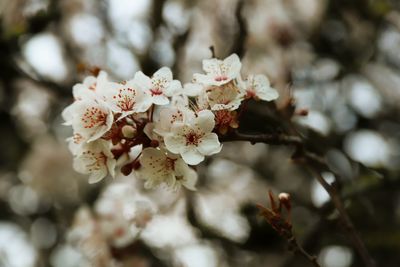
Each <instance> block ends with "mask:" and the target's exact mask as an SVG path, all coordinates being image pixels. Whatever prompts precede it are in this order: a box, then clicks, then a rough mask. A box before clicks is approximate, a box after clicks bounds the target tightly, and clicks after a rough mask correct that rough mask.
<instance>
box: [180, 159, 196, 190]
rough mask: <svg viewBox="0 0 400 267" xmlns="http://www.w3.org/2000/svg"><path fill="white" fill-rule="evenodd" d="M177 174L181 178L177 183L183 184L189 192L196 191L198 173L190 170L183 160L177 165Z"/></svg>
mask: <svg viewBox="0 0 400 267" xmlns="http://www.w3.org/2000/svg"><path fill="white" fill-rule="evenodd" d="M175 174H176V176H179V177H181V180H179V181H178V180H177V181H176V183H182V185H183V186H185V187H186V188H187V189H189V190H193V191H194V190H196V182H197V172H196V171H194V170H193V169H192V168H190V167H189V166H188V165H187V164H186V163H185V161H183V160H182V159H181V158H180V159H178V160H177V161H176V163H175Z"/></svg>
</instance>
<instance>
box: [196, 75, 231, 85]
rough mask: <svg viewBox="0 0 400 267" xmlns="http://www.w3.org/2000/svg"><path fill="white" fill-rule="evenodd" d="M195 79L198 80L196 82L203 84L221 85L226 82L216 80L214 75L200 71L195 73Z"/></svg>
mask: <svg viewBox="0 0 400 267" xmlns="http://www.w3.org/2000/svg"><path fill="white" fill-rule="evenodd" d="M193 79H194V80H195V81H196V83H200V84H203V85H220V84H223V83H224V82H222V83H221V82H215V81H214V76H211V75H205V74H200V73H195V74H193Z"/></svg>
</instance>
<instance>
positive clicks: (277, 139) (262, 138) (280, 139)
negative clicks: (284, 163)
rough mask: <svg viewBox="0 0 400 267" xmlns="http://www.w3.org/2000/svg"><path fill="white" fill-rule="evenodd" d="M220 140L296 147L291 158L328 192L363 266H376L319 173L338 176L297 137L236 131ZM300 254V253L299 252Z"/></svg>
mask: <svg viewBox="0 0 400 267" xmlns="http://www.w3.org/2000/svg"><path fill="white" fill-rule="evenodd" d="M220 140H221V141H222V142H230V141H248V142H250V143H252V144H255V143H264V144H269V145H288V146H290V145H293V146H295V147H296V150H295V152H294V154H293V156H292V158H293V159H295V160H297V161H298V162H301V163H303V164H304V165H306V166H307V167H308V169H309V170H310V171H311V172H312V173H313V174H315V177H316V178H317V180H318V182H319V183H320V184H321V185H322V186H323V187H324V189H325V190H326V191H327V192H328V194H329V196H330V197H331V201H332V203H333V204H334V206H335V208H336V209H337V211H338V212H339V217H340V220H341V222H342V223H343V225H344V228H345V231H346V232H347V234H348V235H349V237H350V240H351V241H352V243H353V246H354V248H355V249H356V250H357V252H358V254H359V255H360V257H361V259H362V261H363V262H364V266H366V267H375V266H376V264H375V262H374V260H373V259H372V258H371V256H370V255H369V253H368V250H367V248H366V246H365V244H364V242H363V241H362V239H361V238H360V236H359V234H358V232H357V230H356V229H355V227H354V225H353V223H352V221H351V219H350V217H349V215H348V214H347V212H346V209H345V207H344V204H343V201H342V199H341V196H340V193H339V192H338V191H337V189H336V187H335V185H331V184H329V183H328V182H327V181H326V180H325V179H324V178H323V177H322V175H321V171H323V170H328V171H330V172H332V173H334V174H335V177H338V175H337V174H336V173H335V172H334V171H332V170H331V169H330V168H329V166H328V165H327V164H326V162H325V160H324V159H323V158H321V157H320V156H319V155H317V154H315V153H313V152H310V151H308V150H307V149H306V148H305V145H304V141H303V140H302V139H301V138H300V137H298V136H290V135H286V134H283V133H277V134H243V133H239V132H238V131H235V132H232V133H231V134H229V135H227V136H225V137H221V138H220ZM300 253H301V251H300ZM303 256H304V255H303Z"/></svg>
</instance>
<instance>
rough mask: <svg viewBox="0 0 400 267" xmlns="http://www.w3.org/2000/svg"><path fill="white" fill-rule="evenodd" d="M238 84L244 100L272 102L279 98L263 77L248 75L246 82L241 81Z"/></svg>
mask: <svg viewBox="0 0 400 267" xmlns="http://www.w3.org/2000/svg"><path fill="white" fill-rule="evenodd" d="M239 84H240V87H241V89H242V90H243V91H244V93H245V97H246V98H255V99H261V100H264V101H272V100H275V99H277V98H278V97H279V94H278V92H277V91H276V90H275V89H273V88H271V85H270V83H269V80H268V78H267V77H266V76H265V75H261V74H258V75H249V76H248V77H247V80H246V81H241V82H240V83H239Z"/></svg>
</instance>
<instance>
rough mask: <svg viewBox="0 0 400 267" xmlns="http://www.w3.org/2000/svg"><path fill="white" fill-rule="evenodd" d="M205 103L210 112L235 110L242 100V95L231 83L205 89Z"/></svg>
mask: <svg viewBox="0 0 400 267" xmlns="http://www.w3.org/2000/svg"><path fill="white" fill-rule="evenodd" d="M206 94H207V101H208V104H209V105H210V107H211V110H223V109H227V110H235V109H237V108H238V107H239V106H240V103H241V102H242V100H243V93H242V92H241V91H240V89H239V88H238V87H237V86H236V85H235V84H234V83H233V82H230V83H227V84H224V85H222V86H211V87H209V88H207V91H206Z"/></svg>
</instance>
